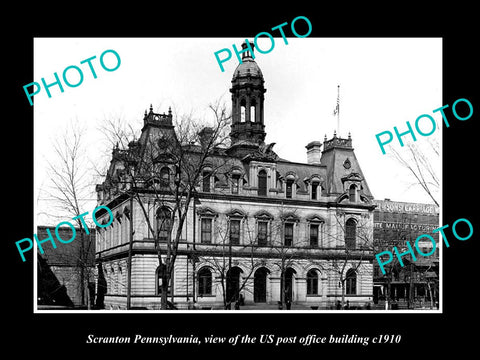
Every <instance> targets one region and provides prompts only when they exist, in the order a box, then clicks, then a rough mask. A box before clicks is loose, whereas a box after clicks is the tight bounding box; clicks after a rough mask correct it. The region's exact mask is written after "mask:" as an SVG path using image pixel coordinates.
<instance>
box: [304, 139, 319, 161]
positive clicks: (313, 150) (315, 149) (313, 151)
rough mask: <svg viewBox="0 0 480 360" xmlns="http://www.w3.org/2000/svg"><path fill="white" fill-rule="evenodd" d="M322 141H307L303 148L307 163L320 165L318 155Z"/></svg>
mask: <svg viewBox="0 0 480 360" xmlns="http://www.w3.org/2000/svg"><path fill="white" fill-rule="evenodd" d="M321 147H322V143H321V142H320V141H312V142H310V143H308V145H307V146H305V148H306V149H307V163H308V164H312V165H320V157H321V155H322V152H321V151H320V148H321Z"/></svg>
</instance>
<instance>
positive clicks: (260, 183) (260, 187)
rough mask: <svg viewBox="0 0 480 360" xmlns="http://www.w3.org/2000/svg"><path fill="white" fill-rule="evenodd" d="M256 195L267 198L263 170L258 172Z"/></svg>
mask: <svg viewBox="0 0 480 360" xmlns="http://www.w3.org/2000/svg"><path fill="white" fill-rule="evenodd" d="M258 195H260V196H267V172H266V171H265V170H263V169H262V170H260V171H259V172H258Z"/></svg>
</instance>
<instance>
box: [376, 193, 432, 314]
mask: <svg viewBox="0 0 480 360" xmlns="http://www.w3.org/2000/svg"><path fill="white" fill-rule="evenodd" d="M374 203H375V204H376V205H377V207H376V208H375V211H374V230H373V231H374V232H373V238H374V248H375V253H377V254H378V253H380V252H381V251H384V250H388V251H392V252H393V247H394V246H397V248H398V249H399V250H400V249H406V248H405V243H406V241H409V242H410V244H412V246H413V244H414V243H415V240H416V239H417V237H418V236H420V235H422V234H429V235H431V236H432V237H433V238H434V239H435V242H436V244H437V251H435V252H434V253H433V254H432V255H430V256H427V257H422V256H417V260H416V261H412V258H411V256H410V255H407V256H404V257H402V260H403V262H404V264H405V266H404V267H401V266H400V264H399V262H398V260H397V258H396V257H395V256H394V260H393V261H392V262H391V263H390V264H387V265H386V266H385V272H386V274H385V275H383V274H382V272H381V270H380V268H379V265H378V263H377V261H374V267H373V269H374V273H373V282H374V292H373V293H374V302H375V303H377V302H378V301H379V300H384V299H385V298H386V297H388V298H389V299H390V300H394V301H396V302H399V303H403V304H406V306H410V307H413V305H415V306H420V305H431V304H432V303H433V304H436V303H437V302H438V284H439V252H438V239H439V234H438V233H432V231H433V230H434V229H436V228H438V227H439V226H440V224H439V209H438V207H437V206H435V205H431V204H421V203H408V202H400V201H390V200H389V199H385V200H374ZM419 247H420V249H421V250H422V252H423V253H425V254H427V253H429V252H430V250H431V249H432V247H433V244H432V243H431V241H429V240H428V239H425V240H424V241H421V242H419ZM402 251H404V250H402ZM389 289H390V291H389Z"/></svg>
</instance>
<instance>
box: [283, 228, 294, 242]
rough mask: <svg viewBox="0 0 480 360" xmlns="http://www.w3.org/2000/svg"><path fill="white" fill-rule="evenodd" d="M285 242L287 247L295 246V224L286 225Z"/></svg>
mask: <svg viewBox="0 0 480 360" xmlns="http://www.w3.org/2000/svg"><path fill="white" fill-rule="evenodd" d="M284 233H285V234H284V242H283V244H284V245H285V246H292V245H293V224H292V223H285V229H284Z"/></svg>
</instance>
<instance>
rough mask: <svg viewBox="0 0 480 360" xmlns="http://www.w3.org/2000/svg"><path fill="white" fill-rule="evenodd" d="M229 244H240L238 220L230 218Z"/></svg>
mask: <svg viewBox="0 0 480 360" xmlns="http://www.w3.org/2000/svg"><path fill="white" fill-rule="evenodd" d="M230 244H232V245H240V220H234V219H232V220H230Z"/></svg>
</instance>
